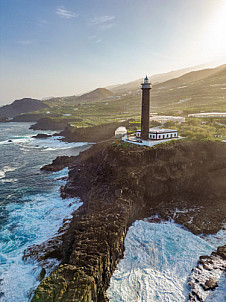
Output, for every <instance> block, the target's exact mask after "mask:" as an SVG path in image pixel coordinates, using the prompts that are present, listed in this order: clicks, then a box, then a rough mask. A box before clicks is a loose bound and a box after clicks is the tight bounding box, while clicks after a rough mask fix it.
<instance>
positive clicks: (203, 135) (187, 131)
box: [164, 117, 226, 140]
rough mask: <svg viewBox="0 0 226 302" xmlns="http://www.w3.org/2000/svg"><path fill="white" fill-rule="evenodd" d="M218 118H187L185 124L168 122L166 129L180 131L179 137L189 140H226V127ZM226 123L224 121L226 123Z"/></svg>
mask: <svg viewBox="0 0 226 302" xmlns="http://www.w3.org/2000/svg"><path fill="white" fill-rule="evenodd" d="M220 121H221V122H222V119H217V118H212V117H211V118H187V119H186V122H185V123H181V124H178V123H175V122H167V123H165V125H164V127H166V128H171V129H178V131H179V135H180V136H184V137H186V138H189V139H199V140H206V139H207V140H222V139H226V126H225V125H224V124H223V123H221V122H220ZM225 122H226V121H224V123H225Z"/></svg>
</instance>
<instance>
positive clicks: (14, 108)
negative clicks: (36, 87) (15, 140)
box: [0, 98, 49, 117]
mask: <svg viewBox="0 0 226 302" xmlns="http://www.w3.org/2000/svg"><path fill="white" fill-rule="evenodd" d="M48 107H49V106H47V105H45V104H44V103H43V102H42V101H40V100H36V99H31V98H24V99H21V100H16V101H14V102H13V103H12V104H10V105H5V106H2V107H0V116H6V117H15V116H16V115H18V114H21V113H27V112H32V111H36V110H40V109H44V108H48Z"/></svg>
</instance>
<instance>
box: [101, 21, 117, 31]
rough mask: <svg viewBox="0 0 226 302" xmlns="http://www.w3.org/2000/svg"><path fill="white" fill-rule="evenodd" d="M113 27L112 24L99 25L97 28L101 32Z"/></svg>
mask: <svg viewBox="0 0 226 302" xmlns="http://www.w3.org/2000/svg"><path fill="white" fill-rule="evenodd" d="M114 25H115V24H114V23H109V24H101V25H100V26H99V29H101V30H108V29H111V28H112V27H113V26H114Z"/></svg>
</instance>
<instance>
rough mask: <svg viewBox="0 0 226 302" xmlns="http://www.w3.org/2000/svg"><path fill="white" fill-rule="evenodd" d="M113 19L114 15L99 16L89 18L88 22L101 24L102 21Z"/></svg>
mask: <svg viewBox="0 0 226 302" xmlns="http://www.w3.org/2000/svg"><path fill="white" fill-rule="evenodd" d="M114 19H115V16H107V15H105V16H101V17H94V18H92V19H90V22H91V24H94V25H96V24H102V23H105V22H108V21H112V20H114Z"/></svg>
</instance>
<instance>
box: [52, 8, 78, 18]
mask: <svg viewBox="0 0 226 302" xmlns="http://www.w3.org/2000/svg"><path fill="white" fill-rule="evenodd" d="M56 14H57V15H58V16H60V17H61V18H64V19H71V18H76V17H78V16H79V14H76V13H73V12H71V11H69V10H67V9H65V8H64V7H58V8H57V9H56Z"/></svg>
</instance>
